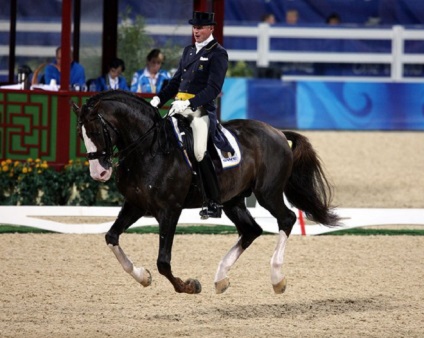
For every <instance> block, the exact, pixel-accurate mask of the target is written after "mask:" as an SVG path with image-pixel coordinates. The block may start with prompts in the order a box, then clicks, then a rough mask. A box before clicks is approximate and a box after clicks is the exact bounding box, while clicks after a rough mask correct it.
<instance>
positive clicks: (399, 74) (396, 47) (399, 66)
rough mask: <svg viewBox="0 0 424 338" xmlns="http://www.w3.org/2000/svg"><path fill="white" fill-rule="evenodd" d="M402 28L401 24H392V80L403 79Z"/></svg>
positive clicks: (403, 47)
mask: <svg viewBox="0 0 424 338" xmlns="http://www.w3.org/2000/svg"><path fill="white" fill-rule="evenodd" d="M403 32H404V28H403V27H402V26H399V25H396V26H393V37H392V57H393V61H392V64H391V78H392V80H393V81H396V82H397V81H401V80H402V79H403V60H402V57H403V53H404V49H405V46H404V45H405V43H404V40H403Z"/></svg>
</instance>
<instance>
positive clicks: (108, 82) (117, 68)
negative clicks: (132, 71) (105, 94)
mask: <svg viewBox="0 0 424 338" xmlns="http://www.w3.org/2000/svg"><path fill="white" fill-rule="evenodd" d="M124 71H125V63H124V61H123V60H121V59H118V58H115V59H112V61H111V62H110V63H109V71H108V73H107V74H105V75H102V76H99V77H98V78H97V79H96V90H97V91H98V92H101V91H104V90H109V89H122V90H129V88H128V85H127V81H126V80H125V77H123V76H121V74H122V73H123V72H124Z"/></svg>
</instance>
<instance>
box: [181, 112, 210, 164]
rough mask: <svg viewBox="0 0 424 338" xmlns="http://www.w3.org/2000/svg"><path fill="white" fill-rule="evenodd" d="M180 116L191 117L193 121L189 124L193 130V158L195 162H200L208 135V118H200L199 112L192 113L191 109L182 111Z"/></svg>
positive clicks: (206, 116) (205, 116)
mask: <svg viewBox="0 0 424 338" xmlns="http://www.w3.org/2000/svg"><path fill="white" fill-rule="evenodd" d="M181 115H183V116H193V121H192V122H191V124H190V127H191V129H192V130H193V143H194V145H193V147H194V156H195V157H196V161H197V162H200V161H201V160H203V157H204V156H205V152H206V149H207V145H208V133H209V116H208V115H204V116H200V110H199V109H197V110H196V111H192V110H191V109H186V110H184V111H183V112H182V113H181Z"/></svg>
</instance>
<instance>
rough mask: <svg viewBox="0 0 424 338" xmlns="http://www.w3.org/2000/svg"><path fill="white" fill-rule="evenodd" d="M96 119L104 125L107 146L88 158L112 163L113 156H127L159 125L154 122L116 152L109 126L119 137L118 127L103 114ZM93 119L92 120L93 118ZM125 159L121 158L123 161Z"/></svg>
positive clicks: (103, 130) (92, 153)
mask: <svg viewBox="0 0 424 338" xmlns="http://www.w3.org/2000/svg"><path fill="white" fill-rule="evenodd" d="M95 119H99V120H100V123H101V125H102V132H103V139H104V140H105V143H106V146H105V149H104V150H99V151H94V152H89V153H87V159H88V160H97V159H104V160H105V161H107V162H109V163H111V162H112V157H118V156H119V155H120V154H125V156H126V157H127V156H128V155H129V154H130V153H131V152H132V151H134V150H135V149H136V146H137V144H139V143H140V142H142V141H143V140H144V139H145V138H146V137H147V136H148V135H149V134H150V133H152V132H153V131H154V130H156V129H157V128H158V127H159V126H158V124H156V123H155V124H153V125H152V126H151V127H150V128H149V129H148V130H147V131H146V132H145V133H144V134H142V135H140V137H138V138H137V139H136V140H135V141H133V142H132V143H130V144H129V145H128V146H127V147H125V148H124V149H121V151H119V152H115V153H114V145H113V143H112V138H111V136H110V132H109V128H110V129H112V130H113V131H114V132H115V134H116V135H117V136H118V137H119V135H120V133H119V131H118V129H116V128H115V127H114V126H113V125H112V123H110V122H109V121H108V120H107V119H105V118H104V117H103V115H101V114H97V117H96V118H95ZM91 121H92V120H91ZM78 123H79V124H80V125H83V123H82V122H81V121H79V122H78ZM122 160H123V159H121V161H122Z"/></svg>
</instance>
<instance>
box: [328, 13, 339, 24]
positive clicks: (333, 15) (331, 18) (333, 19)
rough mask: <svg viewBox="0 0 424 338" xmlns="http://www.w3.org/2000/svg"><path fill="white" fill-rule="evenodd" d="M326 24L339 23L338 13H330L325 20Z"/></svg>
mask: <svg viewBox="0 0 424 338" xmlns="http://www.w3.org/2000/svg"><path fill="white" fill-rule="evenodd" d="M325 23H326V24H327V25H339V24H340V23H341V19H340V15H339V14H337V13H331V14H330V15H329V16H328V17H327V19H326V20H325Z"/></svg>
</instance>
